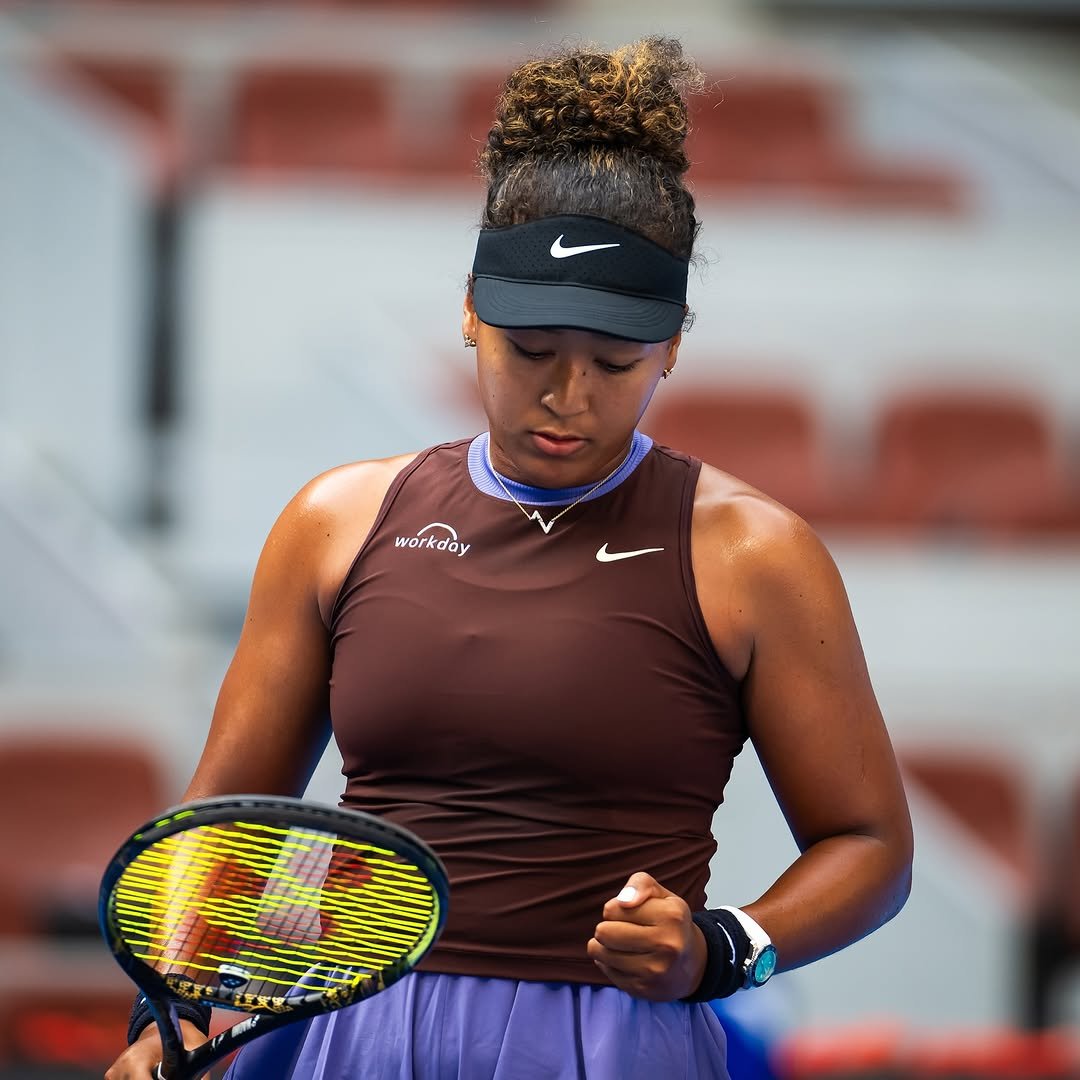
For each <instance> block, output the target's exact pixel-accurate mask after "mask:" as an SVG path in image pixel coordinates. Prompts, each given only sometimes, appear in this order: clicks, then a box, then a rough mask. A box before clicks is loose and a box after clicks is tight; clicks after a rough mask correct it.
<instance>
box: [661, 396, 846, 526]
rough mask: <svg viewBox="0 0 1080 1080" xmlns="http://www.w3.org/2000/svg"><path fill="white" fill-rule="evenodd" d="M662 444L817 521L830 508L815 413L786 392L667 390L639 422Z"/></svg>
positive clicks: (811, 408)
mask: <svg viewBox="0 0 1080 1080" xmlns="http://www.w3.org/2000/svg"><path fill="white" fill-rule="evenodd" d="M641 428H642V430H643V431H645V432H647V433H648V434H649V435H651V436H652V437H653V438H654V439H656V441H657V442H659V443H663V444H666V445H669V446H672V447H675V448H676V449H678V450H682V451H685V452H686V453H689V454H692V455H694V456H695V457H700V458H701V459H702V460H703V461H705V462H707V463H708V464H710V465H714V466H715V467H716V468H718V469H723V470H724V471H725V472H729V473H731V474H732V475H734V476H737V477H738V478H739V479H740V480H744V481H745V482H746V483H748V484H751V485H753V486H754V487H757V488H759V489H760V490H761V491H763V492H764V493H765V494H766V495H768V496H770V497H771V498H774V499H776V500H777V501H778V502H781V503H783V504H784V505H785V506H788V507H790V508H791V509H792V510H795V511H796V512H797V513H800V514H802V515H803V516H804V517H806V518H808V519H810V520H813V519H815V518H816V517H818V516H821V515H823V514H825V513H827V511H828V508H829V503H830V497H829V494H828V484H827V475H826V462H825V456H824V448H823V446H822V443H821V439H820V433H819V428H818V423H817V418H816V416H815V413H814V410H813V407H812V405H811V404H810V402H809V401H808V400H807V399H806V398H805V397H803V396H802V395H801V394H800V393H799V392H798V391H795V390H790V389H781V388H754V387H747V388H735V387H701V388H684V389H681V390H676V389H675V388H674V386H671V387H668V386H665V385H663V384H661V385H660V387H659V388H658V389H657V393H656V394H655V395H654V397H653V403H652V405H651V406H650V407H649V409H648V411H647V412H646V413H645V416H644V418H643V420H642V423H641Z"/></svg>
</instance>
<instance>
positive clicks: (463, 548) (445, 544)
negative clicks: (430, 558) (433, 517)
mask: <svg viewBox="0 0 1080 1080" xmlns="http://www.w3.org/2000/svg"><path fill="white" fill-rule="evenodd" d="M432 529H435V530H442V531H441V532H432V531H431V530H432ZM394 547H398V548H427V549H428V550H429V551H449V552H450V554H452V555H456V556H457V557H458V558H459V559H460V558H461V557H462V556H463V555H464V554H465V553H466V552H467V551H468V550H469V548H471V547H472V544H466V543H465V541H464V540H459V539H458V534H457V530H456V529H455V528H454V527H453V526H452V525H445V524H443V522H441V521H433V522H431V524H430V525H425V526H424V527H423V528H422V529H417V531H416V535H415V536H395V537H394Z"/></svg>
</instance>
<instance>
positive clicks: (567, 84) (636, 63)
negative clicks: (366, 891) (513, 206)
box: [481, 37, 704, 177]
mask: <svg viewBox="0 0 1080 1080" xmlns="http://www.w3.org/2000/svg"><path fill="white" fill-rule="evenodd" d="M703 82H704V76H703V75H702V73H701V72H700V71H699V70H698V68H697V66H696V65H695V64H694V62H693V61H692V60H690V59H688V58H686V57H684V56H683V50H682V45H681V44H680V43H679V42H678V41H675V40H672V39H669V38H661V37H649V38H644V39H642V40H641V41H637V42H634V43H633V44H631V45H625V46H623V47H621V48H619V49H616V50H615V51H614V52H603V51H600V50H594V49H591V48H588V47H579V48H575V49H571V50H568V51H566V52H563V53H560V54H559V55H557V56H554V57H551V58H548V59H539V60H531V61H528V62H526V63H524V64H522V65H521V66H520V67H518V68H517V69H516V70H515V71H514V72H512V73H511V75H510V77H509V78H508V79H507V82H506V85H505V87H504V89H503V92H502V94H501V96H500V97H499V100H498V103H497V105H496V110H495V123H494V125H493V127H492V128H491V131H490V133H489V135H488V140H487V146H486V148H485V149H484V151H483V153H482V155H481V164H482V166H483V168H484V170H485V172H486V174H487V175H488V177H493V176H495V175H497V174H498V173H499V171H500V170H501V169H503V168H505V167H506V165H507V164H509V162H510V161H511V160H514V159H517V158H519V157H520V156H522V155H527V154H532V155H544V156H550V157H564V156H577V155H580V154H581V153H582V152H583V151H584V152H588V153H590V154H595V153H596V152H599V153H600V154H601V155H603V154H604V152H605V151H606V150H610V151H623V152H625V151H637V152H639V153H640V154H643V155H647V156H649V157H652V158H653V159H654V160H655V161H656V162H657V164H659V165H661V166H662V167H663V168H665V169H666V170H670V172H671V174H672V175H674V176H681V175H682V174H683V173H685V172H686V170H687V168H688V167H689V161H688V160H687V156H686V152H685V150H684V148H683V142H684V140H685V138H686V133H687V128H688V122H687V109H686V101H685V98H684V95H685V94H686V93H688V92H692V91H696V90H700V89H701V87H702V84H703Z"/></svg>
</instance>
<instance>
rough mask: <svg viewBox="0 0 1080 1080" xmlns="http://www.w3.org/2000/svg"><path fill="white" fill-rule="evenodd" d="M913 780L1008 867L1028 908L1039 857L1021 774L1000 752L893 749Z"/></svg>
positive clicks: (1032, 811) (1034, 893)
mask: <svg viewBox="0 0 1080 1080" xmlns="http://www.w3.org/2000/svg"><path fill="white" fill-rule="evenodd" d="M897 757H898V759H899V761H900V765H901V768H902V770H903V772H904V775H905V777H906V779H907V780H908V781H914V783H916V784H917V785H918V786H919V788H921V789H922V790H923V791H924V792H925V793H926V794H927V795H929V796H930V797H931V798H932V799H933V800H934V801H935V802H936V803H937V804H938V805H939V806H941V807H942V808H943V809H944V810H945V811H946V812H947V813H948V814H949V815H950V816H951V817H952V819H953V820H954V821H955V822H956V823H957V824H958V825H959V826H960V827H961V828H962V829H963V830H964V831H965V832H966V833H967V834H968V835H969V836H970V837H971V839H972V841H973V842H974V843H976V844H978V845H980V847H981V848H982V849H983V850H984V851H985V852H987V853H988V854H990V855H991V856H992V857H993V858H995V859H997V860H998V861H999V863H1000V864H1001V865H1002V866H1003V867H1004V868H1006V869H1007V871H1008V872H1009V873H1010V875H1011V876H1012V878H1013V879H1014V881H1015V882H1016V884H1017V886H1018V888H1019V896H1020V899H1021V901H1022V903H1023V904H1024V905H1025V906H1027V907H1030V906H1031V905H1033V904H1034V903H1035V901H1036V899H1037V897H1038V894H1039V891H1040V889H1041V878H1042V868H1041V856H1040V848H1039V835H1038V826H1037V819H1036V809H1035V805H1034V798H1033V793H1032V791H1031V789H1030V787H1029V781H1028V778H1027V775H1026V774H1025V772H1024V770H1023V769H1022V768H1021V767H1020V766H1019V765H1018V764H1017V763H1016V762H1015V761H1014V760H1013V759H1012V758H1010V757H1008V756H1006V755H1005V754H1003V753H1001V754H999V753H995V752H992V751H990V750H986V749H983V750H973V749H969V748H965V747H956V746H949V747H940V746H925V747H915V746H907V747H898V749H897Z"/></svg>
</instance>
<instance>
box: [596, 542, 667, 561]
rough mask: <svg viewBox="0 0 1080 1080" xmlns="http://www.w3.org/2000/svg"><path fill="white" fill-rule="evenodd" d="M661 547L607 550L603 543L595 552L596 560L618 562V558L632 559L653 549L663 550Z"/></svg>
mask: <svg viewBox="0 0 1080 1080" xmlns="http://www.w3.org/2000/svg"><path fill="white" fill-rule="evenodd" d="M663 550H664V549H663V548H638V550H637V551H608V549H607V544H606V543H605V544H604V546H603V547H602V548H600V550H599V551H597V553H596V561H597V562H618V561H619V560H620V559H632V558H634V556H635V555H648V554H650V553H651V552H653V551H663Z"/></svg>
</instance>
